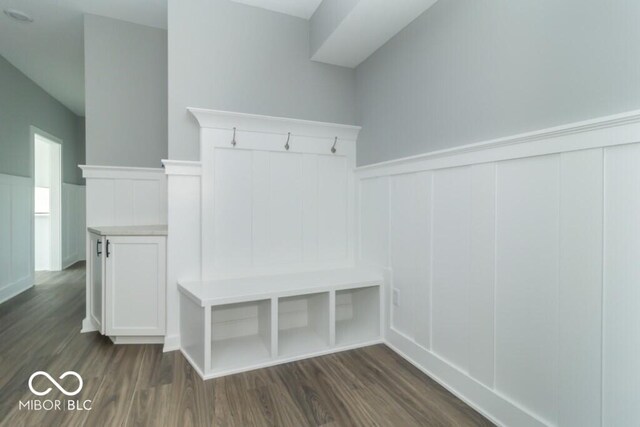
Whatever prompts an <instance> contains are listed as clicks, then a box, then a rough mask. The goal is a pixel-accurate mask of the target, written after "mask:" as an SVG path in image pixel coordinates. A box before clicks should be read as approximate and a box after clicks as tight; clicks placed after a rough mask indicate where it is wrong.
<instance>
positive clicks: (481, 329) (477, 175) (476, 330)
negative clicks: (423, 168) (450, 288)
mask: <svg viewBox="0 0 640 427" xmlns="http://www.w3.org/2000/svg"><path fill="white" fill-rule="evenodd" d="M470 175H471V230H470V232H471V265H470V280H469V295H468V297H467V301H468V304H469V324H468V331H469V332H468V339H469V348H468V352H469V354H470V355H471V357H469V358H468V371H469V375H471V376H472V377H473V378H475V379H476V380H478V381H480V382H481V383H483V384H484V385H486V386H488V387H493V380H494V338H495V337H494V313H495V305H494V302H495V245H496V241H495V237H496V233H495V232H496V165H495V163H486V164H479V165H473V166H471V173H470Z"/></svg>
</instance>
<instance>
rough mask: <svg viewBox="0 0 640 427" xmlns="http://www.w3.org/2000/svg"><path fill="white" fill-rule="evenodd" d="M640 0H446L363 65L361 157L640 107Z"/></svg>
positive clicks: (369, 159) (384, 156) (370, 159)
mask: <svg viewBox="0 0 640 427" xmlns="http://www.w3.org/2000/svg"><path fill="white" fill-rule="evenodd" d="M639 16H640V2H638V1H635V0H620V1H615V2H609V1H600V0H563V1H557V0H537V1H513V0H493V1H469V0H467V1H465V0H439V1H438V2H437V3H436V4H435V5H434V6H433V7H432V8H431V9H429V10H427V11H426V12H425V13H424V14H422V15H421V16H420V17H419V18H418V19H416V20H415V21H414V22H413V23H411V24H410V25H409V26H408V27H406V28H405V29H404V30H403V31H402V32H400V33H399V34H398V35H396V36H395V37H394V38H393V39H391V40H390V41H389V42H388V43H387V44H386V45H385V46H383V47H382V48H381V49H380V50H378V51H377V52H376V53H375V54H373V55H372V56H371V57H370V58H369V59H367V60H366V61H365V62H364V63H363V64H361V65H360V66H359V67H358V68H357V78H356V79H357V108H358V117H357V118H358V120H357V121H358V124H360V125H362V126H363V129H362V132H361V133H360V138H359V143H358V164H360V165H362V164H369V163H374V162H379V161H383V160H389V159H394V158H400V157H405V156H409V155H414V154H419V153H425V152H429V151H433V150H438V149H443V148H449V147H454V146H458V145H463V144H468V143H472V142H477V141H484V140H487V139H492V138H496V137H501V136H509V135H512V134H516V133H520V132H526V131H532V130H538V129H542V128H546V127H550V126H555V125H560V124H565V123H570V122H574V121H579V120H586V119H589V118H594V117H599V116H603V115H608V114H614V113H619V112H623V111H629V110H633V109H638V108H640V84H639V82H640V80H639V76H640V25H638V22H637V21H638V19H637V18H638V17H639Z"/></svg>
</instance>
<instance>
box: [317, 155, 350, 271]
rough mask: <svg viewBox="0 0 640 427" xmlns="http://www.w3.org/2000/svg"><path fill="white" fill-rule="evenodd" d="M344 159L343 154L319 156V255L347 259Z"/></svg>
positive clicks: (326, 258)
mask: <svg viewBox="0 0 640 427" xmlns="http://www.w3.org/2000/svg"><path fill="white" fill-rule="evenodd" d="M347 197H348V188H347V162H346V159H345V158H344V157H337V156H318V257H319V259H320V260H321V261H336V260H344V259H346V258H347V236H348V231H347V224H348V218H347V216H348V215H347Z"/></svg>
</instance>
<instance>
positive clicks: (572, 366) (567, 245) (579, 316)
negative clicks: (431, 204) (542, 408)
mask: <svg viewBox="0 0 640 427" xmlns="http://www.w3.org/2000/svg"><path fill="white" fill-rule="evenodd" d="M602 162H603V158H602V150H601V149H594V150H583V151H575V152H570V153H563V154H562V155H561V163H560V168H561V178H560V182H561V200H560V206H561V211H560V294H559V304H560V306H559V316H560V318H559V328H560V330H559V338H560V339H559V353H558V354H559V374H560V378H559V384H558V387H559V390H558V398H559V400H558V409H559V413H558V425H560V426H584V427H588V426H599V425H600V422H601V409H600V408H601V386H602V384H601V375H602V369H601V363H602V360H601V346H602V338H601V332H602V243H603V240H602V203H603V193H602V191H603V170H602V167H603V163H602ZM611 425H613V424H611Z"/></svg>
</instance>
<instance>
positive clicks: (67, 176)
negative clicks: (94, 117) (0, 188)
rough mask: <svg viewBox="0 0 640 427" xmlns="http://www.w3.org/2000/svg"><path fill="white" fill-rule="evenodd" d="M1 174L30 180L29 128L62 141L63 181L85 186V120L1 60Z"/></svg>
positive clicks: (30, 142) (4, 60) (30, 143)
mask: <svg viewBox="0 0 640 427" xmlns="http://www.w3.org/2000/svg"><path fill="white" fill-rule="evenodd" d="M0 94H1V95H0V173H2V174H7V175H17V176H26V177H28V176H31V153H32V150H33V147H32V145H33V142H32V141H31V134H30V126H32V125H33V126H36V127H37V128H39V129H42V130H43V131H45V132H47V133H49V134H51V135H54V136H56V137H57V138H60V139H62V180H63V181H64V182H67V183H70V184H83V183H84V180H83V179H82V171H80V169H79V168H78V164H82V163H84V135H83V132H82V126H83V123H84V118H83V117H78V116H76V115H75V114H74V113H72V112H71V110H69V109H68V108H66V107H65V106H64V105H62V104H61V103H60V102H58V101H57V100H55V99H54V98H52V97H51V96H50V95H49V94H48V93H46V92H45V91H44V90H43V89H42V88H40V86H38V85H36V84H35V83H34V82H33V81H32V80H30V79H29V78H28V77H27V76H25V75H24V74H22V73H21V72H20V71H19V70H18V69H17V68H15V67H14V66H13V65H11V64H10V63H9V61H7V60H6V59H4V58H3V57H2V56H0Z"/></svg>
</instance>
